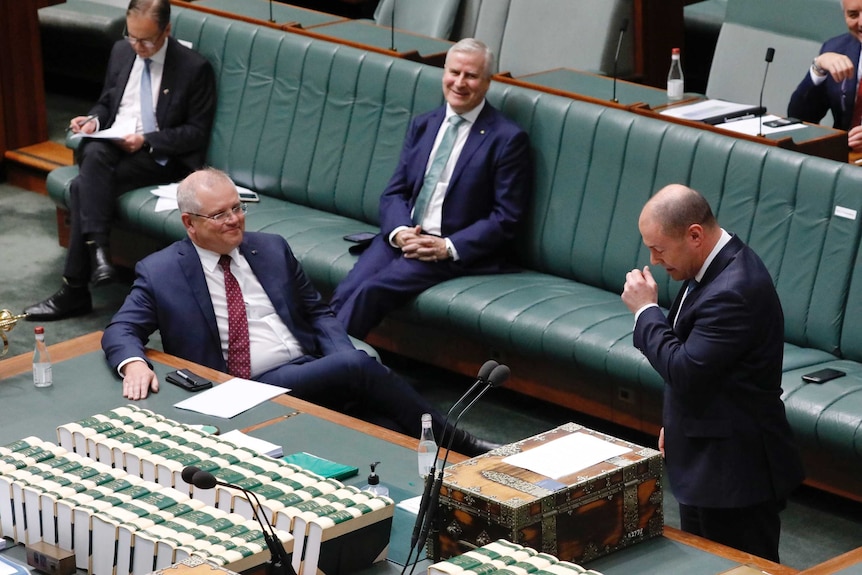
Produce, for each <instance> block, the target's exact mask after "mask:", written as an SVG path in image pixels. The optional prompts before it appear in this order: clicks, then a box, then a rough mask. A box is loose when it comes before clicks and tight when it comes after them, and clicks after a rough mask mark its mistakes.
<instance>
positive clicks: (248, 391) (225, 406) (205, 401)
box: [174, 377, 290, 419]
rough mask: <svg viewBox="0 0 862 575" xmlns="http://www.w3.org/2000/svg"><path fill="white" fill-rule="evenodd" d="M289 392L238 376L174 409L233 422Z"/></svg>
mask: <svg viewBox="0 0 862 575" xmlns="http://www.w3.org/2000/svg"><path fill="white" fill-rule="evenodd" d="M288 391H290V390H289V389H285V388H283V387H278V386H277V385H269V384H268V383H260V382H259V381H252V380H250V379H242V378H240V377H234V378H232V379H229V380H227V381H226V382H224V383H222V384H220V385H215V386H213V387H212V388H210V389H208V390H206V391H200V392H197V393H195V394H193V395H192V396H191V397H190V398H188V399H184V400H183V401H180V402H178V403H175V404H174V407H178V408H180V409H188V410H189V411H196V412H198V413H203V414H204V415H212V416H215V417H222V418H224V419H230V418H231V417H233V416H235V415H239V414H240V413H242V412H243V411H246V410H249V409H251V408H252V407H254V406H256V405H260V404H261V403H263V402H264V401H268V400H270V399H272V398H273V397H278V396H279V395H281V394H283V393H287V392H288Z"/></svg>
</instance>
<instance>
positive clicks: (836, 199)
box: [48, 9, 862, 494]
mask: <svg viewBox="0 0 862 575" xmlns="http://www.w3.org/2000/svg"><path fill="white" fill-rule="evenodd" d="M173 33H174V35H175V36H177V37H179V38H181V39H183V40H187V41H190V42H191V43H192V44H193V46H195V47H196V49H198V50H199V51H200V52H201V53H203V54H204V55H205V56H206V57H207V58H209V59H210V60H211V62H212V63H213V65H214V67H215V69H216V75H217V81H218V90H219V94H218V97H219V100H218V109H217V113H216V120H215V127H214V131H213V135H212V141H211V146H210V150H209V154H208V162H209V164H210V165H212V166H215V167H218V168H221V169H224V170H226V171H227V172H229V173H230V174H231V175H232V176H233V178H234V179H235V180H236V182H237V183H238V184H240V185H242V186H246V187H249V188H253V189H255V190H256V191H257V192H258V193H259V194H260V195H261V202H260V203H259V204H253V205H250V207H249V212H248V216H247V218H246V223H247V228H248V229H250V230H261V231H268V232H274V233H278V234H281V235H283V236H284V237H286V238H287V239H288V241H289V242H290V243H291V245H292V246H293V248H294V250H295V252H296V254H297V257H298V258H299V259H300V260H301V261H302V263H303V266H304V267H305V269H306V271H307V272H308V274H309V276H310V277H311V279H312V281H313V282H314V283H315V284H316V285H317V286H318V287H319V288H320V289H321V291H323V292H324V293H327V292H330V291H331V290H332V289H333V288H334V286H335V285H336V284H337V283H338V281H339V280H340V279H342V278H343V277H344V276H345V275H346V274H347V272H348V270H349V269H350V268H351V266H352V265H353V263H354V262H355V258H354V256H351V255H350V254H349V253H348V244H347V243H346V242H345V241H343V239H342V236H343V235H345V234H348V233H352V232H358V231H366V230H369V231H374V230H376V229H377V210H378V199H379V195H380V193H381V191H382V190H383V189H384V187H385V185H386V182H387V180H388V179H389V176H390V174H391V173H392V171H393V169H394V167H395V165H396V162H397V159H398V155H399V151H400V148H401V142H402V138H403V135H404V133H405V131H406V129H407V127H408V124H409V121H410V119H411V118H412V117H413V116H414V115H415V114H417V113H419V112H422V111H426V110H429V109H431V108H433V107H435V106H438V105H440V104H441V103H442V94H441V88H440V81H441V73H442V72H441V70H440V69H439V68H434V67H430V66H425V65H422V64H418V63H415V62H410V61H405V60H400V59H391V58H388V57H386V56H384V55H380V54H374V53H365V52H362V51H359V50H355V49H352V48H349V47H346V46H341V45H338V44H332V43H328V42H324V41H320V40H315V39H311V38H307V37H304V36H300V35H294V34H285V33H282V32H279V31H277V30H272V29H269V28H257V27H254V26H252V25H248V24H245V23H242V22H236V21H229V20H225V19H221V18H219V17H216V16H211V15H207V14H204V13H201V12H196V11H191V10H181V9H176V10H175V12H174V16H173ZM488 99H489V101H490V102H491V103H492V104H493V105H495V106H497V107H499V108H501V109H502V110H503V111H504V112H505V113H506V114H507V115H509V116H510V117H512V118H513V119H515V120H516V121H517V122H518V123H519V124H520V125H521V126H523V127H524V129H526V130H527V131H528V132H529V134H530V138H531V142H532V154H533V156H534V157H533V160H534V165H535V180H534V186H533V187H534V190H533V196H532V201H531V204H530V208H529V213H528V216H527V218H526V221H525V222H524V223H523V229H522V231H521V234H520V237H519V241H518V249H517V253H515V254H513V258H514V259H515V261H516V263H517V264H519V266H520V267H521V268H522V269H523V271H521V272H520V273H511V274H504V275H498V276H478V277H466V278H460V279H458V280H454V281H449V282H445V283H443V284H440V285H438V286H436V287H434V288H432V289H430V290H428V291H426V292H425V293H423V294H421V295H420V296H419V297H417V298H416V299H415V300H414V301H413V302H411V303H410V304H409V305H407V306H405V308H403V309H402V310H399V311H398V312H397V313H395V314H393V316H392V317H390V318H388V319H387V320H386V321H385V322H384V324H383V325H382V326H381V327H380V328H379V329H377V330H375V332H373V333H372V335H371V338H370V343H372V344H374V345H376V346H379V347H383V348H386V349H390V350H393V351H396V352H399V353H403V354H406V355H410V356H412V357H415V358H419V359H422V360H425V361H429V362H432V363H437V364H439V365H442V366H444V367H448V368H450V369H453V370H457V371H461V372H464V373H471V374H472V373H475V370H476V369H477V368H478V366H479V365H481V363H483V362H484V361H485V360H486V359H487V358H488V357H496V358H498V359H499V360H500V361H504V362H505V363H507V364H509V365H510V367H512V371H513V377H512V379H511V380H510V384H509V385H510V386H511V387H512V388H513V389H516V390H518V391H520V392H523V393H526V394H530V395H534V396H537V397H541V398H543V399H545V400H548V401H553V402H556V403H560V404H562V405H566V406H568V407H571V408H573V409H577V410H580V411H583V412H586V413H590V414H592V415H596V416H599V417H603V418H606V419H608V420H613V421H616V422H619V423H622V424H624V425H628V426H630V427H633V428H637V429H642V430H647V431H655V430H657V428H658V425H659V423H660V409H661V395H662V385H663V384H662V381H661V380H660V378H659V377H658V376H657V374H656V373H655V372H654V370H653V369H652V368H651V367H650V366H649V364H648V363H647V362H646V361H645V360H644V358H643V357H642V356H641V354H640V353H639V352H638V351H637V350H635V349H634V347H633V346H632V342H631V332H632V322H633V317H632V314H631V313H629V312H628V310H627V309H626V308H625V306H624V305H623V304H622V302H621V301H620V297H619V293H620V291H621V289H622V286H623V283H624V277H625V273H626V272H627V271H628V270H630V269H631V268H633V267H640V266H643V265H645V264H647V263H648V261H649V255H648V252H647V250H646V249H645V248H644V247H643V245H642V244H641V240H640V236H639V234H638V231H637V219H638V214H639V212H640V209H641V207H642V205H643V204H644V202H645V201H646V200H647V199H648V198H649V197H650V196H651V195H652V194H653V193H654V192H655V191H656V190H657V189H658V188H660V187H661V186H663V185H664V184H667V183H671V182H682V183H687V184H689V185H691V186H693V187H694V188H696V189H698V190H700V191H701V192H703V193H704V194H705V195H706V196H707V198H708V199H709V200H710V202H711V204H712V205H713V207H714V208H715V210H716V212H717V215H718V218H719V220H720V221H721V223H722V225H723V226H724V227H725V228H726V229H728V230H729V231H731V232H735V233H737V234H739V235H740V236H741V237H742V238H743V239H745V240H746V241H748V242H749V243H750V244H751V245H752V246H753V247H754V249H755V250H756V251H757V252H758V253H759V254H760V255H761V257H762V258H763V259H764V261H765V262H766V265H767V266H768V267H769V269H770V270H771V271H772V273H773V276H774V278H775V282H776V286H777V289H778V291H779V294H780V296H781V299H782V303H783V305H784V310H785V316H786V317H785V319H786V342H787V344H786V354H785V370H786V372H787V374H786V379H785V391H786V395H787V397H788V402H787V406H788V412H789V414H790V418H791V421H792V422H793V425H794V428H795V429H796V430H797V432H798V434H799V436H800V440H801V443H802V444H803V445H804V447H805V449H806V457H807V458H808V460H809V461H815V460H824V459H828V461H826V463H825V464H824V465H822V466H815V465H809V467H808V473H809V476H810V478H811V479H812V480H813V481H815V482H817V483H818V484H821V485H823V486H825V487H826V488H828V489H832V490H834V491H843V492H851V491H854V490H855V493H857V494H858V493H862V489H859V487H860V478H862V448H860V444H862V436H860V432H859V421H860V418H862V405H860V402H862V392H860V388H862V384H860V383H859V382H860V381H862V328H860V327H858V325H857V323H854V322H853V321H852V320H853V319H854V316H853V314H852V313H851V312H858V311H860V310H858V309H857V307H859V306H862V303H860V302H862V266H856V263H857V259H858V258H859V257H862V256H860V254H859V253H858V252H859V250H858V247H859V244H860V227H859V222H858V219H857V217H856V214H860V213H862V171H860V170H859V169H858V168H856V167H854V166H850V165H844V164H839V163H837V162H832V161H829V160H823V159H820V158H814V157H810V156H804V155H801V154H797V153H795V152H790V151H787V150H783V149H779V148H775V147H771V146H761V145H759V144H756V143H753V142H748V141H742V140H737V139H734V138H730V137H725V136H722V135H719V134H716V133H712V132H708V131H705V130H697V129H692V128H687V127H685V126H681V125H677V124H672V123H668V122H663V121H660V120H656V119H652V118H647V117H643V116H639V115H635V114H631V113H628V112H626V111H623V110H617V109H611V108H606V107H603V106H597V105H591V104H589V103H585V102H580V101H574V100H569V99H566V98H562V97H558V96H554V95H550V94H546V93H541V92H537V91H533V90H529V89H525V88H521V87H517V86H510V85H503V84H496V83H495V84H493V85H492V87H491V90H490V91H489V93H488ZM75 170H76V169H75V168H74V167H69V168H61V169H58V170H55V171H54V172H52V173H51V174H50V175H49V179H48V190H49V194H50V195H51V197H52V198H53V199H54V200H55V201H56V202H57V203H58V205H60V206H64V205H66V201H67V194H68V190H67V184H68V181H69V180H70V178H71V177H72V176H73V175H74V173H75ZM155 202H156V198H155V197H154V196H153V195H151V194H150V190H149V189H140V190H134V191H132V192H130V193H128V194H125V195H124V196H122V197H121V198H119V200H118V206H119V212H118V218H117V226H116V227H117V231H118V232H122V233H125V234H130V235H133V236H135V237H145V238H149V240H150V241H152V242H153V243H154V245H156V246H157V245H166V244H167V243H169V242H171V241H173V240H175V239H178V238H181V237H183V235H184V230H183V228H182V225H181V223H180V219H179V216H178V214H177V213H176V212H175V211H174V212H160V213H156V212H154V211H153V206H154V205H155ZM836 214H837V215H836ZM856 270H858V271H856ZM657 280H658V281H659V284H660V297H661V304H662V305H664V306H666V307H667V306H668V305H669V303H670V301H671V299H672V297H673V295H674V294H675V293H676V290H677V289H678V286H677V285H676V284H674V283H673V282H672V281H670V280H669V278H668V277H667V275H666V274H664V272H663V271H658V272H657ZM854 296H855V297H854ZM848 298H850V299H852V301H850V302H849V304H848ZM857 315H858V314H857ZM845 317H850V319H849V320H848V321H845ZM833 362H839V364H840V365H842V366H844V367H845V368H846V369H847V370H848V372H850V375H849V376H848V377H846V378H842V379H841V380H835V382H830V383H829V384H824V385H822V386H804V387H803V386H801V380H800V374H801V373H805V372H807V371H808V370H809V369H812V367H811V366H815V365H820V364H828V363H833ZM836 386H842V387H836ZM839 398H840V401H839ZM854 402H855V403H854ZM818 458H819V459H818Z"/></svg>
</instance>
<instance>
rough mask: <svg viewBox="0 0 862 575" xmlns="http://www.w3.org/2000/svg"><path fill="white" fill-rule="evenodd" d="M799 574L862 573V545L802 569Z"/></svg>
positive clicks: (850, 574)
mask: <svg viewBox="0 0 862 575" xmlns="http://www.w3.org/2000/svg"><path fill="white" fill-rule="evenodd" d="M799 575H862V547H860V548H859V549H854V550H853V551H848V552H847V553H845V554H843V555H839V556H838V557H835V558H834V559H830V560H829V561H824V562H823V563H821V564H820V565H815V566H814V567H810V568H808V569H806V570H805V571H800V572H799Z"/></svg>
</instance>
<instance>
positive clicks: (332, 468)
mask: <svg viewBox="0 0 862 575" xmlns="http://www.w3.org/2000/svg"><path fill="white" fill-rule="evenodd" d="M284 461H286V462H288V463H293V464H294V465H299V466H300V467H302V468H303V469H307V470H309V471H311V472H313V473H316V474H318V475H320V476H321V477H325V478H326V479H339V480H340V479H347V478H348V477H353V476H354V475H357V474H358V473H359V468H358V467H353V466H351V465H344V464H343V463H336V462H334V461H330V460H328V459H323V458H322V457H318V456H316V455H312V454H311V453H306V452H305V451H301V452H299V453H291V454H290V455H285V456H284Z"/></svg>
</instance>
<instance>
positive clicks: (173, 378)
mask: <svg viewBox="0 0 862 575" xmlns="http://www.w3.org/2000/svg"><path fill="white" fill-rule="evenodd" d="M165 379H167V380H168V381H169V382H171V383H173V384H174V385H178V386H180V387H182V388H183V389H185V390H186V391H201V390H204V389H209V388H211V387H212V386H213V382H211V381H210V380H208V379H207V378H205V377H201V376H200V375H198V374H196V373H194V372H193V371H189V370H188V369H178V370H176V371H172V372H170V373H169V374H167V375H166V376H165Z"/></svg>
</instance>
